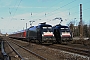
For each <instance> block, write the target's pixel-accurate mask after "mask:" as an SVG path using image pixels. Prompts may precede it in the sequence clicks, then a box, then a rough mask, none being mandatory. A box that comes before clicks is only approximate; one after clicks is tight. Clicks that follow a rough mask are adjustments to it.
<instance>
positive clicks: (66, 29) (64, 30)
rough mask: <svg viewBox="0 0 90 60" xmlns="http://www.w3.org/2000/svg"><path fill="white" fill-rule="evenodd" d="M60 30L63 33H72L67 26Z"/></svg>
mask: <svg viewBox="0 0 90 60" xmlns="http://www.w3.org/2000/svg"><path fill="white" fill-rule="evenodd" d="M60 29H61V31H62V32H70V29H69V28H68V27H67V26H62V27H61V28H60Z"/></svg>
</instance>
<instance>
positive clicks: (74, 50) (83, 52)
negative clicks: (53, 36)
mask: <svg viewBox="0 0 90 60" xmlns="http://www.w3.org/2000/svg"><path fill="white" fill-rule="evenodd" d="M48 47H50V48H55V49H61V50H64V51H68V52H72V53H77V54H80V55H84V56H88V57H90V50H88V49H85V48H76V47H71V46H66V45H60V44H54V45H50V46H48Z"/></svg>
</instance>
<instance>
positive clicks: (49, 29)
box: [42, 26, 52, 32]
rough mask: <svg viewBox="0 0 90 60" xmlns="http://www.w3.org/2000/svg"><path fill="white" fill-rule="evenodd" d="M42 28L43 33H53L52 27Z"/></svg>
mask: <svg viewBox="0 0 90 60" xmlns="http://www.w3.org/2000/svg"><path fill="white" fill-rule="evenodd" d="M42 28H43V32H52V27H49V26H46V27H42Z"/></svg>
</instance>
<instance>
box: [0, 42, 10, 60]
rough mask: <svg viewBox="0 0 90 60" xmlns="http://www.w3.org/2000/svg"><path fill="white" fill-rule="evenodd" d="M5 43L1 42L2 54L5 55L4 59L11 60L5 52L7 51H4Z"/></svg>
mask: <svg viewBox="0 0 90 60" xmlns="http://www.w3.org/2000/svg"><path fill="white" fill-rule="evenodd" d="M3 45H4V43H3V41H2V42H1V52H2V54H3V57H4V60H10V58H9V56H8V55H7V53H6V52H5V50H4V46H3Z"/></svg>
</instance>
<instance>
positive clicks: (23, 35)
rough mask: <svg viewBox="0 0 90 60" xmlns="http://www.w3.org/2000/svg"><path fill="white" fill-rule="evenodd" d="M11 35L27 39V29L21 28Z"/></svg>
mask: <svg viewBox="0 0 90 60" xmlns="http://www.w3.org/2000/svg"><path fill="white" fill-rule="evenodd" d="M9 37H11V38H16V39H26V30H21V31H18V32H15V33H13V34H10V35H9Z"/></svg>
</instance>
